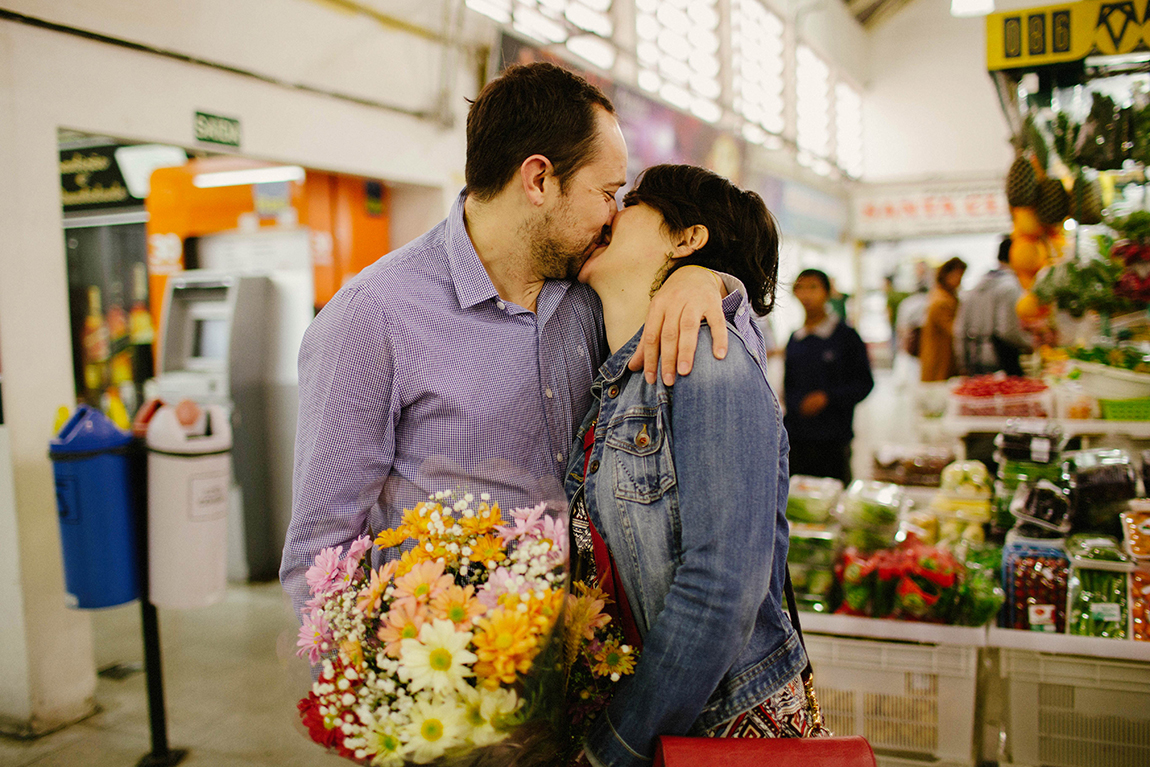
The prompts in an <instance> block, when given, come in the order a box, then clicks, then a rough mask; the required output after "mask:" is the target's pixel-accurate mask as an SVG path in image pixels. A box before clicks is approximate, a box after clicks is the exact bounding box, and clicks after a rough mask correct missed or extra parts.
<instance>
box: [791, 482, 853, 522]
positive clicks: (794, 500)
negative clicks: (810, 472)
mask: <svg viewBox="0 0 1150 767" xmlns="http://www.w3.org/2000/svg"><path fill="white" fill-rule="evenodd" d="M842 491H843V483H842V482H839V481H838V480H837V479H833V478H830V477H807V476H803V475H801V474H796V475H795V476H793V477H791V486H790V493H789V494H788V495H787V519H789V520H791V521H792V522H804V523H819V524H821V523H823V522H826V521H827V519H828V518H829V517H830V515H831V510H832V509H834V507H835V504H836V503H838V500H839V495H840V494H841V493H842Z"/></svg>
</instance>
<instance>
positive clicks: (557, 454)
mask: <svg viewBox="0 0 1150 767" xmlns="http://www.w3.org/2000/svg"><path fill="white" fill-rule="evenodd" d="M555 460H556V461H559V462H560V463H562V462H563V454H562V453H556V454H555Z"/></svg>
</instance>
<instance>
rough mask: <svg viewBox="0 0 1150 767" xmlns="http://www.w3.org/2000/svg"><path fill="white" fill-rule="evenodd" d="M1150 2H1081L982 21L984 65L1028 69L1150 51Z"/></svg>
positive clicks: (1010, 13) (1100, 0)
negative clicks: (1093, 57) (984, 28)
mask: <svg viewBox="0 0 1150 767" xmlns="http://www.w3.org/2000/svg"><path fill="white" fill-rule="evenodd" d="M1148 5H1150V0H1118V2H1109V1H1108V0H1079V2H1075V3H1064V4H1062V5H1048V6H1043V7H1041V8H1027V9H1020V10H1016V11H1003V12H1002V13H992V14H990V15H989V16H987V17H986V65H987V69H989V70H990V71H992V72H993V71H995V70H999V69H1032V68H1034V67H1040V66H1044V65H1047V64H1063V63H1066V62H1069V61H1080V60H1082V59H1084V58H1086V57H1087V56H1095V55H1103V56H1106V55H1113V54H1116V53H1132V52H1134V51H1146V50H1150V15H1148V14H1150V8H1148Z"/></svg>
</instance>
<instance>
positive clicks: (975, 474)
mask: <svg viewBox="0 0 1150 767" xmlns="http://www.w3.org/2000/svg"><path fill="white" fill-rule="evenodd" d="M939 486H940V489H941V490H943V491H944V492H947V493H951V494H953V495H956V496H960V497H970V498H989V497H990V471H989V470H987V468H986V464H985V463H983V462H982V461H955V462H954V463H951V464H950V465H948V466H947V467H946V468H944V469H943V470H942V476H941V477H940V483H939Z"/></svg>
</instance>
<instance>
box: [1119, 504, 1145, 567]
mask: <svg viewBox="0 0 1150 767" xmlns="http://www.w3.org/2000/svg"><path fill="white" fill-rule="evenodd" d="M1143 503H1145V502H1143ZM1121 519H1122V534H1123V538H1124V539H1125V541H1126V551H1127V553H1129V554H1130V556H1132V557H1134V558H1136V559H1145V560H1148V563H1150V509H1143V510H1133V509H1132V510H1130V511H1124V512H1122V514H1121Z"/></svg>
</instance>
